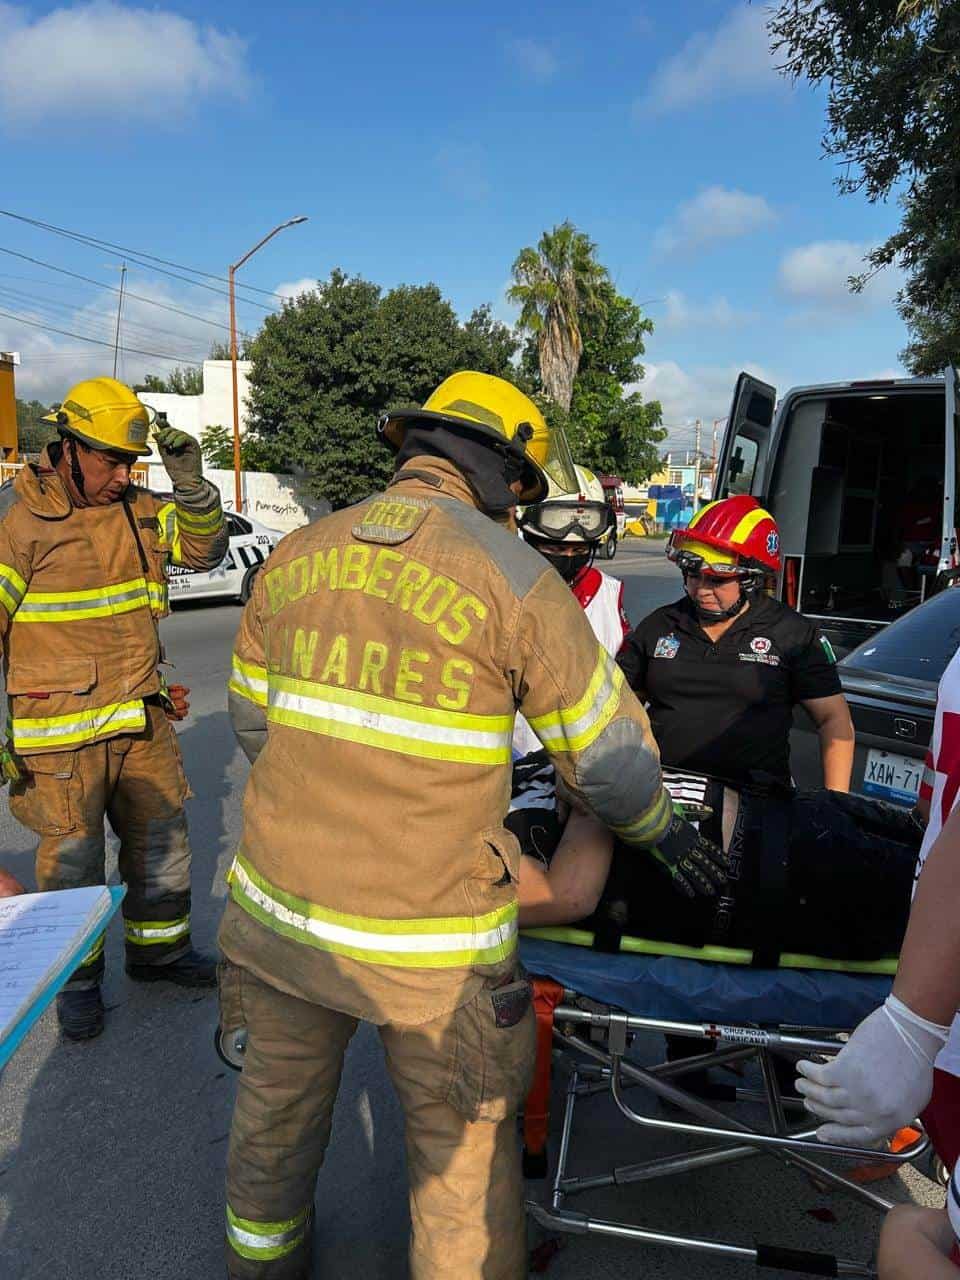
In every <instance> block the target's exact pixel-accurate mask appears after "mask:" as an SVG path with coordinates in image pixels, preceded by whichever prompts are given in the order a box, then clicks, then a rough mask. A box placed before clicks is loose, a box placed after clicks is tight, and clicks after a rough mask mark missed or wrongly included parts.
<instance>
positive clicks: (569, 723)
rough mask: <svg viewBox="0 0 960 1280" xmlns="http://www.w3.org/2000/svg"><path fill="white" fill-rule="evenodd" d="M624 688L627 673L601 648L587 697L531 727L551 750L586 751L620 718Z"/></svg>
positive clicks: (533, 720) (537, 718) (533, 721)
mask: <svg viewBox="0 0 960 1280" xmlns="http://www.w3.org/2000/svg"><path fill="white" fill-rule="evenodd" d="M622 688H623V672H622V671H621V670H620V668H619V667H618V666H617V664H616V663H615V662H614V661H613V659H612V658H611V657H610V655H609V654H608V653H607V651H606V650H605V649H604V648H603V647H602V646H601V647H600V657H599V659H598V661H597V665H596V667H595V668H594V671H593V675H592V676H591V677H590V683H589V684H588V685H587V690H586V692H585V693H584V695H583V697H582V698H580V699H579V700H578V701H577V702H575V703H574V704H573V706H572V707H560V708H559V709H558V710H556V711H550V712H548V713H547V714H546V715H542V716H534V717H533V718H531V720H530V728H531V729H532V730H533V731H534V733H535V734H536V735H537V737H538V738H539V739H540V741H541V742H542V743H543V745H544V746H545V747H546V748H547V750H548V751H584V750H585V749H586V748H587V747H589V746H590V744H591V743H592V742H595V741H596V739H597V738H598V737H599V736H600V734H601V733H602V732H603V730H604V729H605V728H606V727H607V725H608V724H609V723H610V721H611V720H612V719H613V717H614V716H615V715H616V713H617V709H618V708H619V706H620V690H621V689H622Z"/></svg>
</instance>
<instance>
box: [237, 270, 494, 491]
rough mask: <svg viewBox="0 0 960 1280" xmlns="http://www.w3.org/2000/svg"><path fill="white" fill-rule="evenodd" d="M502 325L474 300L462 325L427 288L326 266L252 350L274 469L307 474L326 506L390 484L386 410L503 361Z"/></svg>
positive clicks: (254, 400) (260, 431)
mask: <svg viewBox="0 0 960 1280" xmlns="http://www.w3.org/2000/svg"><path fill="white" fill-rule="evenodd" d="M510 342H511V339H510V335H509V330H507V329H506V326H503V325H501V324H499V323H498V322H497V321H495V320H494V319H493V318H492V316H491V315H490V312H489V308H480V309H479V310H478V311H476V312H474V314H473V315H472V316H471V317H470V319H469V320H468V321H467V322H466V324H461V323H460V321H459V320H458V319H457V315H456V313H455V312H454V310H453V308H452V307H451V305H450V303H449V302H448V301H447V300H446V299H445V298H444V297H443V296H442V294H441V292H440V290H439V289H438V288H437V286H436V285H434V284H427V285H421V286H413V285H400V286H398V287H397V288H395V289H391V290H390V291H389V292H387V293H383V292H382V291H381V289H380V288H379V286H378V285H376V284H373V283H372V282H371V281H369V280H363V279H361V278H360V277H358V276H352V277H351V276H347V275H346V274H345V273H344V272H342V271H340V270H334V271H333V272H331V274H330V278H329V279H328V280H325V281H321V282H320V283H319V284H318V287H317V289H316V291H315V292H311V293H307V294H301V295H300V296H299V297H297V298H294V299H293V300H292V301H290V302H288V303H286V304H285V306H284V307H283V309H282V311H280V312H278V313H277V314H275V315H270V316H268V317H267V318H266V320H265V322H264V325H263V328H262V329H261V331H260V333H259V334H258V335H257V337H256V338H255V339H254V341H253V343H252V345H251V349H250V357H251V360H252V367H251V371H250V395H249V402H250V425H251V428H252V429H253V430H254V431H255V433H256V435H257V437H258V438H259V440H260V441H261V443H262V446H263V449H264V456H265V458H266V459H267V460H268V461H269V463H270V466H271V469H272V470H277V471H287V470H294V471H300V472H305V473H306V474H308V475H309V476H310V477H311V484H312V487H313V489H314V492H315V493H316V494H317V495H318V496H319V497H324V498H327V499H328V500H329V501H330V503H331V504H332V505H333V506H334V507H342V506H346V505H347V504H349V503H351V502H356V501H358V500H359V499H360V498H363V497H366V496H367V495H368V494H369V493H371V492H372V491H374V490H375V489H376V488H378V487H380V486H382V485H383V484H385V483H386V481H387V480H388V478H389V476H390V473H391V471H392V469H393V459H392V456H391V454H390V451H389V449H387V448H386V447H385V446H384V445H383V444H382V443H381V441H380V440H379V439H378V438H377V434H376V431H375V426H376V421H377V417H378V416H379V414H380V413H381V412H382V411H383V410H385V409H392V408H400V407H403V406H409V405H419V404H422V403H423V402H424V400H426V398H427V397H428V396H429V395H430V393H431V391H433V390H434V388H435V387H436V386H437V385H438V384H439V383H440V382H442V380H443V379H444V378H445V377H447V376H448V375H449V374H451V373H453V372H454V371H455V370H456V369H459V368H463V367H464V366H465V365H469V366H471V367H473V368H476V369H479V370H480V371H481V372H485V373H502V372H504V370H505V368H508V367H509V358H510V355H512V353H513V350H514V349H515V346H514V347H511V345H510Z"/></svg>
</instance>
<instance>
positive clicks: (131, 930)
mask: <svg viewBox="0 0 960 1280" xmlns="http://www.w3.org/2000/svg"><path fill="white" fill-rule="evenodd" d="M189 932H190V918H189V916H188V917H186V918H185V919H183V920H177V921H176V922H175V923H174V924H169V925H159V924H158V925H155V924H150V923H149V921H144V922H143V923H140V922H134V921H131V920H127V921H125V923H124V933H125V934H126V936H127V937H128V938H147V939H150V940H151V941H156V940H159V939H167V938H180V937H182V936H183V934H185V933H189Z"/></svg>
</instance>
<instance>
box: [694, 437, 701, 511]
mask: <svg viewBox="0 0 960 1280" xmlns="http://www.w3.org/2000/svg"><path fill="white" fill-rule="evenodd" d="M700 425H701V424H700V419H699V418H698V419H697V421H696V426H695V428H694V436H693V440H694V446H693V509H694V511H696V510H697V506H698V504H699V502H700Z"/></svg>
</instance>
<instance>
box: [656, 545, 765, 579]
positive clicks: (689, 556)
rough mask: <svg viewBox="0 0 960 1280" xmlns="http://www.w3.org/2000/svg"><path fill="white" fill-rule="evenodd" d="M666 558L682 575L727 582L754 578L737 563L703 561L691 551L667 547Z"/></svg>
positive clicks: (751, 572)
mask: <svg viewBox="0 0 960 1280" xmlns="http://www.w3.org/2000/svg"><path fill="white" fill-rule="evenodd" d="M667 556H668V558H669V559H670V560H672V561H673V563H674V564H675V565H676V566H677V568H678V569H679V570H680V572H681V573H683V574H684V575H686V574H691V575H693V576H694V577H698V578H699V577H707V578H723V579H725V580H726V581H728V582H735V581H737V580H741V581H742V580H744V579H747V578H751V577H753V576H754V571H753V570H751V569H748V568H746V567H745V566H744V565H742V564H739V563H731V562H730V561H714V560H705V559H704V557H703V556H698V555H697V554H696V553H695V552H693V551H685V550H684V549H683V547H673V546H671V547H668V548H667Z"/></svg>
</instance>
